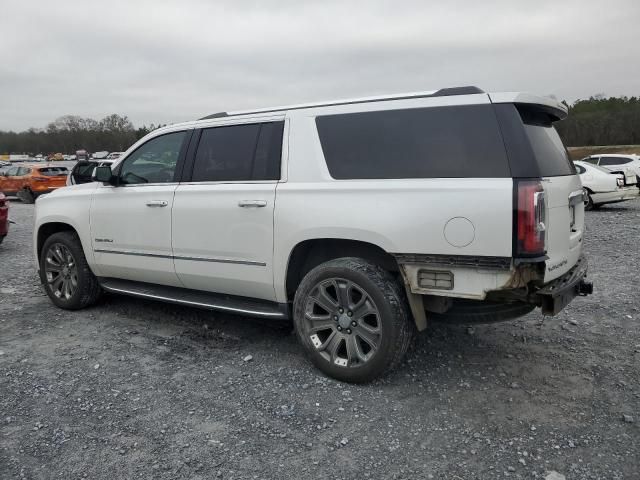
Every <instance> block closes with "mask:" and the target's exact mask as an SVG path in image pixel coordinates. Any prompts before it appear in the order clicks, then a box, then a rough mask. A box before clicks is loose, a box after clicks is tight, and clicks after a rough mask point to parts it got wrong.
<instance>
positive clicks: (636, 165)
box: [581, 153, 640, 178]
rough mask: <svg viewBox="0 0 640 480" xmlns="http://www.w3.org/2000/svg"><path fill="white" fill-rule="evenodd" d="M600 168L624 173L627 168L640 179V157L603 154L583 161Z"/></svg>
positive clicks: (591, 156)
mask: <svg viewBox="0 0 640 480" xmlns="http://www.w3.org/2000/svg"><path fill="white" fill-rule="evenodd" d="M581 161H582V162H588V163H591V164H593V165H598V166H599V167H603V168H606V169H607V170H609V171H611V172H620V173H623V172H624V169H625V168H629V169H631V170H632V171H633V172H634V173H635V174H636V176H637V177H638V178H640V156H639V155H633V154H631V155H622V154H613V153H608V154H601V155H590V156H588V157H585V158H583V159H582V160H581Z"/></svg>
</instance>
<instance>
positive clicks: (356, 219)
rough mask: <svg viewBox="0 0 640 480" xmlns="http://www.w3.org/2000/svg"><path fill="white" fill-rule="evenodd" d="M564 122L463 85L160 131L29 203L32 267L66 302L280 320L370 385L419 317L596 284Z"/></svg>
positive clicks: (322, 364) (500, 306)
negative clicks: (167, 306)
mask: <svg viewBox="0 0 640 480" xmlns="http://www.w3.org/2000/svg"><path fill="white" fill-rule="evenodd" d="M565 116H566V109H565V107H564V106H563V105H562V104H560V103H558V102H556V101H555V100H552V99H548V98H541V97H534V96H531V95H527V94H517V93H498V94H487V93H484V92H483V91H481V90H479V89H478V88H476V87H460V88H450V89H443V90H439V91H433V92H422V93H413V94H403V95H394V96H385V97H371V98H363V99H353V100H342V101H333V102H328V103H317V104H307V105H296V106H289V107H280V108H272V109H262V110H251V111H242V112H231V113H219V114H214V115H211V116H208V117H205V118H203V119H201V120H198V121H195V122H188V123H183V124H178V125H172V126H169V127H165V128H162V129H159V130H156V131H154V132H152V133H150V134H149V135H147V136H146V137H145V138H143V139H141V140H140V141H138V142H137V143H136V144H135V145H133V146H132V147H131V148H130V149H129V150H128V151H127V152H125V154H124V155H123V157H121V158H120V159H118V160H117V161H116V162H115V163H114V165H113V166H111V167H109V166H100V167H97V168H96V170H95V173H94V180H96V182H93V183H88V184H84V185H74V186H72V187H68V188H64V189H61V190H58V191H56V192H54V193H52V194H50V195H47V196H46V197H45V198H40V199H38V202H37V211H36V225H35V230H34V235H35V239H34V246H35V256H36V259H37V261H38V265H39V271H40V277H41V279H42V282H43V284H44V286H45V289H46V292H47V294H48V295H49V296H50V297H51V299H52V301H53V302H54V303H55V304H56V305H58V306H59V307H62V308H67V309H78V308H83V307H86V306H88V305H91V304H92V303H94V302H95V301H96V300H97V298H98V296H99V294H100V293H101V292H102V291H107V292H114V293H122V294H126V295H133V296H136V297H142V298H149V299H157V300H161V301H167V302H173V303H177V304H180V305H185V306H194V307H201V308H210V309H217V310H222V311H227V312H233V313H238V314H242V315H248V316H249V315H253V316H258V317H265V318H272V319H287V318H291V319H293V322H294V324H295V329H296V331H297V334H298V337H299V339H300V342H301V343H302V345H303V346H304V348H305V349H306V351H307V352H308V354H309V356H310V358H311V360H312V361H313V363H314V364H315V365H316V366H317V367H318V368H320V369H321V370H322V371H323V372H325V373H326V374H328V375H331V376H333V377H335V378H338V379H341V380H345V381H354V382H363V381H368V380H370V379H372V378H374V377H376V376H378V375H380V374H382V373H383V372H385V371H387V370H389V369H390V368H392V367H393V366H395V365H397V364H398V363H399V362H400V360H401V359H402V357H403V355H404V353H405V352H406V350H407V348H408V346H409V344H410V341H411V339H412V337H413V335H414V333H415V331H416V330H423V329H424V328H425V327H426V326H427V322H428V321H432V320H434V321H435V320H441V321H449V322H454V321H463V322H487V321H496V320H506V319H512V318H516V317H519V316H522V315H524V314H526V313H528V312H529V311H531V310H532V309H533V308H535V307H536V306H538V307H541V308H542V312H543V313H545V314H549V315H555V314H557V313H558V312H559V311H560V310H561V309H562V308H564V306H565V305H567V304H568V303H569V302H570V301H571V300H572V299H573V298H574V297H575V296H576V295H585V294H588V293H591V284H590V283H588V282H587V281H586V280H585V278H584V277H585V276H586V270H587V265H586V261H585V260H584V257H583V256H582V255H581V250H582V239H583V222H584V207H583V195H582V192H583V191H582V186H581V184H580V179H579V178H578V176H577V175H576V172H575V169H574V167H573V164H572V163H571V162H570V161H569V159H568V157H567V154H566V151H565V149H564V147H563V145H562V142H561V141H560V138H559V137H558V134H557V133H556V131H555V129H554V128H553V126H552V123H553V122H554V121H557V120H559V119H562V118H564V117H565Z"/></svg>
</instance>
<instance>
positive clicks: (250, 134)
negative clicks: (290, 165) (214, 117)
mask: <svg viewBox="0 0 640 480" xmlns="http://www.w3.org/2000/svg"><path fill="white" fill-rule="evenodd" d="M283 127H284V122H275V123H255V124H248V125H231V126H226V127H215V128H207V129H204V130H203V131H202V135H201V137H200V143H199V144H198V150H197V152H196V157H195V163H194V166H193V175H192V178H191V181H193V182H223V181H248V180H277V179H279V178H280V157H281V154H282V131H283Z"/></svg>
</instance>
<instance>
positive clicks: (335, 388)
mask: <svg viewBox="0 0 640 480" xmlns="http://www.w3.org/2000/svg"><path fill="white" fill-rule="evenodd" d="M10 215H11V218H12V219H13V220H14V221H15V222H16V225H12V226H11V227H12V229H11V231H10V233H9V236H8V237H7V239H6V240H5V242H4V244H3V245H2V246H0V478H3V479H4V478H22V477H24V478H43V479H44V478H65V479H67V478H84V477H85V476H86V478H92V479H100V478H109V479H116V478H194V479H198V478H202V479H204V478H225V479H229V478H236V479H239V478H243V479H244V478H292V479H293V478H295V479H298V478H302V479H304V478H309V479H311V478H317V477H319V476H321V477H322V478H344V479H351V478H398V479H401V478H402V479H407V478H461V479H470V478H487V479H489V478H536V477H537V478H544V475H545V473H546V472H547V471H557V472H560V473H562V474H563V475H565V476H566V478H567V479H596V478H607V479H610V478H613V479H618V478H625V479H626V478H629V479H632V478H638V475H639V474H638V471H639V468H640V326H639V322H640V279H639V278H640V277H639V276H638V273H637V272H638V268H639V266H640V200H635V201H633V202H627V203H624V204H619V205H613V206H608V207H604V208H602V209H601V210H599V211H593V212H588V213H587V219H586V226H587V235H586V245H585V248H586V252H587V255H588V257H589V262H590V276H591V279H592V280H593V282H594V286H595V294H594V295H593V296H590V297H586V298H578V299H576V300H575V301H574V302H573V303H572V304H571V305H569V306H568V307H567V308H566V309H565V311H563V312H562V313H561V314H560V315H559V316H558V317H556V318H552V319H550V318H546V319H545V318H543V317H542V316H541V315H540V314H539V313H537V312H534V313H531V314H529V315H528V316H527V317H525V318H524V319H522V320H519V321H514V322H507V323H502V324H493V325H478V326H474V327H473V328H469V327H466V326H445V325H433V326H431V327H430V329H429V330H428V331H427V332H425V333H423V334H421V335H420V336H419V337H418V340H417V342H416V345H415V346H414V348H413V349H412V350H411V352H410V353H409V355H408V356H407V360H406V361H405V363H404V364H403V365H402V366H401V367H400V368H399V369H398V370H397V371H395V372H394V373H392V374H391V375H389V376H387V377H385V378H384V379H382V380H380V381H376V382H374V383H372V384H369V385H363V386H356V385H348V384H342V383H339V382H337V381H335V380H332V379H328V378H326V377H324V376H322V375H321V374H320V373H319V372H318V371H317V370H316V369H315V368H313V367H312V366H311V365H310V364H309V363H308V362H307V361H306V359H305V357H304V355H303V353H302V350H301V348H300V347H299V346H298V345H297V344H296V341H295V337H294V335H293V334H292V333H291V328H290V326H289V325H278V324H276V325H274V324H269V323H266V322H264V321H262V322H259V321H255V320H249V319H245V318H242V317H234V316H229V315H221V314H216V313H211V312H206V311H199V310H193V309H187V308H183V307H178V306H173V305H165V304H159V303H151V302H146V301H141V300H136V299H131V298H126V297H115V296H107V297H105V298H104V299H103V300H102V301H101V302H100V303H99V304H98V305H97V306H96V307H94V308H91V309H88V310H84V311H79V312H66V311H62V310H59V309H56V308H55V307H54V306H53V305H52V304H51V303H50V301H49V300H48V298H47V297H46V296H45V294H44V292H43V290H42V289H41V287H40V285H39V280H38V278H37V276H36V273H35V268H34V262H33V259H32V253H31V252H32V247H31V243H32V242H31V233H32V231H31V230H32V223H33V205H23V204H21V203H20V202H16V201H14V202H12V205H11V211H10ZM430 475H432V476H433V477H431V476H430Z"/></svg>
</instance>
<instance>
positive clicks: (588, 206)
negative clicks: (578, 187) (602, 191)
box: [584, 189, 598, 212]
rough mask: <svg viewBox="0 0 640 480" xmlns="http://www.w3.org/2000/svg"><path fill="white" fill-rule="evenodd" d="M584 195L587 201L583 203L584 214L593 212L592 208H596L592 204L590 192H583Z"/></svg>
mask: <svg viewBox="0 0 640 480" xmlns="http://www.w3.org/2000/svg"><path fill="white" fill-rule="evenodd" d="M584 194H585V195H586V197H587V200H586V201H585V202H584V210H585V211H586V212H588V211H590V210H593V209H594V208H598V207H597V206H596V205H594V203H593V198H591V192H589V190H586V189H585V191H584Z"/></svg>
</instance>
